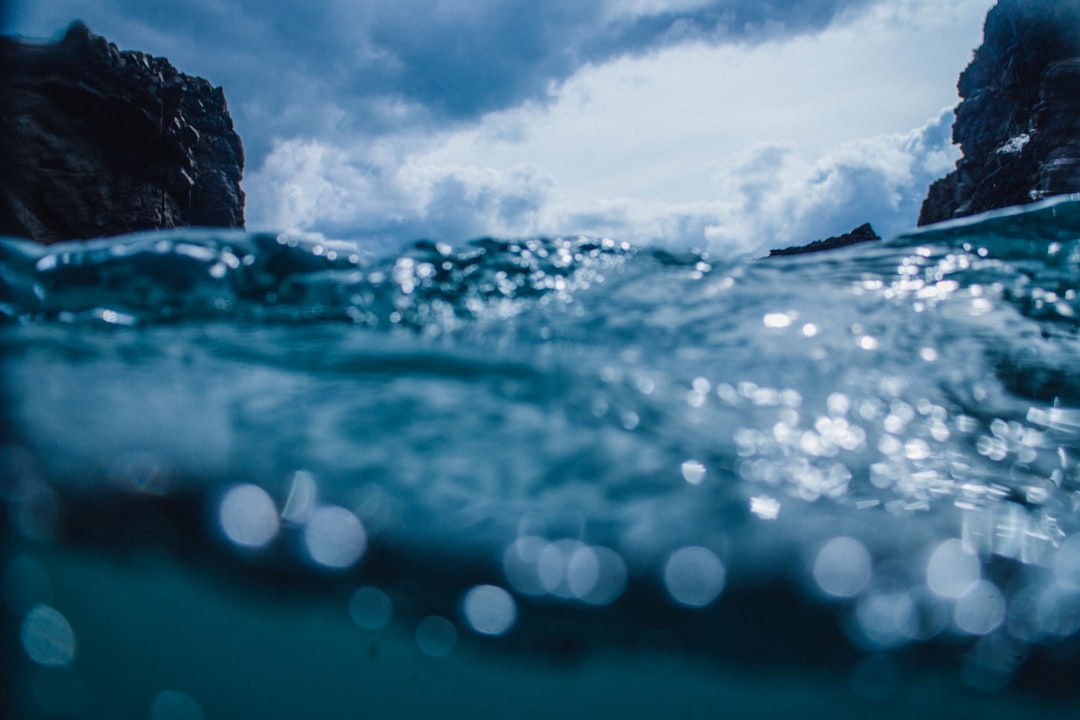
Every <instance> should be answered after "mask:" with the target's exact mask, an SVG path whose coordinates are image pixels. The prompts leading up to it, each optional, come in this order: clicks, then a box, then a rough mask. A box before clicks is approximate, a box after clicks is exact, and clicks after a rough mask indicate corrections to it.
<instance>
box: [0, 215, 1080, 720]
mask: <svg viewBox="0 0 1080 720" xmlns="http://www.w3.org/2000/svg"><path fill="white" fill-rule="evenodd" d="M1078 285H1080V198H1078V197H1065V198H1059V199H1056V200H1052V201H1047V202H1045V203H1041V204H1038V205H1033V206H1030V207H1029V208H1026V209H1023V210H1011V211H1002V212H999V213H994V214H990V215H987V216H980V217H978V218H974V219H968V220H965V221H959V222H956V223H951V224H948V225H942V226H936V227H932V228H929V229H924V230H922V231H920V232H915V233H911V234H909V235H905V236H901V237H899V238H894V239H892V240H889V241H887V242H885V243H881V244H874V245H863V246H856V247H853V248H847V249H843V250H838V251H833V252H829V253H824V254H816V255H805V256H796V257H791V258H779V259H769V260H742V261H722V260H719V259H716V258H710V257H709V256H707V255H705V254H703V253H698V252H692V251H677V252H676V251H671V250H661V249H657V248H649V247H631V246H628V245H625V244H621V243H618V242H615V241H611V240H606V239H594V238H554V239H551V238H549V239H529V240H519V241H506V240H495V239H485V240H478V241H474V242H471V243H466V244H463V245H461V246H458V247H448V246H443V245H438V244H434V243H427V242H421V243H417V244H415V245H412V246H410V247H407V248H404V249H403V250H402V251H400V252H399V253H398V254H396V255H394V256H391V257H372V256H368V255H365V254H364V253H363V249H362V248H357V247H353V246H348V245H343V244H336V243H327V242H319V241H314V240H307V239H302V238H293V237H287V236H274V235H258V234H242V233H221V232H212V231H194V230H185V231H175V232H163V233H154V234H145V235H136V236H129V237H124V238H118V239H114V240H110V241H100V242H92V243H86V244H70V245H69V244H65V245H55V246H51V247H47V248H45V247H38V246H33V245H30V244H27V243H23V242H20V241H15V240H0V320H2V321H3V324H2V325H0V345H2V348H3V351H2V355H0V363H2V366H3V371H2V372H3V387H2V392H3V395H4V402H3V408H4V410H3V412H4V417H3V427H4V430H3V432H4V435H3V438H2V449H0V453H2V463H0V466H2V468H3V475H2V484H0V500H2V502H3V504H4V510H5V512H4V517H3V523H4V524H3V526H2V527H3V540H2V542H3V545H2V547H3V555H2V556H0V557H2V561H3V567H2V568H0V571H2V572H3V576H2V578H0V579H2V582H3V597H2V603H3V610H2V612H3V621H4V633H3V635H2V637H3V638H4V645H5V647H4V655H5V658H6V664H7V666H8V667H10V668H11V670H10V675H9V676H10V677H11V678H12V679H13V682H10V683H6V690H5V692H6V693H7V696H6V697H5V698H3V702H4V704H5V705H6V707H9V708H10V709H11V710H10V712H9V713H8V714H9V715H11V716H13V717H27V718H37V717H58V716H60V717H83V718H98V717H148V718H153V720H166V719H168V720H181V719H188V718H232V717H262V718H269V717H282V718H289V717H318V718H322V717H327V718H337V717H362V716H371V717H452V718H457V717H462V718H465V717H468V718H479V717H504V716H511V717H598V716H622V717H624V718H636V717H655V716H657V715H659V714H661V713H674V714H676V715H678V716H682V717H687V718H692V717H720V716H730V717H788V716H791V715H792V714H798V715H799V716H801V717H832V718H835V717H910V716H911V715H912V714H913V713H916V712H917V713H922V714H924V715H928V716H930V717H956V716H957V714H958V713H960V712H961V710H960V709H961V708H963V710H962V712H963V715H964V716H975V715H976V714H977V715H978V716H982V717H1016V716H1025V717H1028V716H1032V717H1035V716H1042V717H1069V716H1071V713H1072V712H1075V709H1076V707H1077V703H1078V702H1080V697H1078V691H1077V689H1076V685H1075V682H1074V679H1073V678H1074V677H1075V675H1076V672H1077V671H1080V639H1078V636H1077V632H1078V631H1080V533H1078V530H1080V513H1078V508H1080V474H1078V473H1080V471H1078V469H1077V461H1078V459H1080V458H1078V452H1080V442H1078V432H1080V373H1078V370H1080V345H1078V343H1077V327H1078V319H1077V313H1078V312H1080V300H1078V298H1077V290H1078Z"/></svg>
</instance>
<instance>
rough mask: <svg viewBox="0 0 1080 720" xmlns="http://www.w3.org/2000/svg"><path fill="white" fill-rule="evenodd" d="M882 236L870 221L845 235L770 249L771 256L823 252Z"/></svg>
mask: <svg viewBox="0 0 1080 720" xmlns="http://www.w3.org/2000/svg"><path fill="white" fill-rule="evenodd" d="M880 239H881V236H880V235H878V234H877V233H876V232H874V228H873V227H871V225H870V223H866V224H864V225H860V226H859V227H857V228H855V229H854V230H852V231H851V232H849V233H844V234H843V235H837V236H836V237H831V238H827V239H825V240H817V241H815V242H812V243H810V244H809V245H798V246H796V247H789V248H784V249H783V250H770V251H769V257H779V256H782V255H802V254H803V253H813V252H822V251H824V250H835V249H836V248H842V247H847V246H848V245H856V244H858V243H864V242H870V241H872V240H880Z"/></svg>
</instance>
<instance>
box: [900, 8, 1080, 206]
mask: <svg viewBox="0 0 1080 720" xmlns="http://www.w3.org/2000/svg"><path fill="white" fill-rule="evenodd" d="M1078 56H1080V0H1054V2H1041V1H1036V0H1000V2H999V3H998V4H997V5H996V6H995V7H994V8H993V9H991V10H990V12H989V14H988V15H987V16H986V24H985V27H984V30H983V44H982V46H981V47H980V48H979V49H978V50H977V51H976V52H975V56H974V58H973V59H972V61H971V64H970V65H968V67H967V69H966V70H964V72H963V73H962V74H961V75H960V82H959V85H958V88H959V90H960V96H961V98H962V102H961V103H960V105H959V106H958V107H957V110H956V122H955V124H954V125H953V142H955V143H957V144H959V145H960V147H961V149H962V151H963V158H962V159H961V160H960V161H959V162H958V163H957V168H956V170H955V171H954V172H953V173H951V174H949V175H947V176H946V177H945V178H943V179H941V180H938V181H937V182H936V183H934V184H933V185H932V186H931V188H930V192H929V194H928V195H927V198H926V200H925V201H924V203H923V206H922V210H921V212H920V213H919V224H920V225H926V224H929V223H934V222H940V221H942V220H949V219H952V218H955V217H963V216H966V215H974V214H976V213H980V212H985V211H987V210H994V209H996V208H1001V207H1008V206H1011V205H1022V204H1025V203H1030V202H1033V201H1036V200H1042V199H1044V198H1046V197H1049V196H1051V195H1059V194H1064V193H1071V192H1080V57H1078Z"/></svg>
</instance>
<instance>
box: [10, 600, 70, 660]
mask: <svg viewBox="0 0 1080 720" xmlns="http://www.w3.org/2000/svg"><path fill="white" fill-rule="evenodd" d="M19 637H20V640H21V641H22V646H23V650H24V651H25V652H26V655H27V656H28V657H29V658H30V659H31V660H33V661H34V662H35V663H37V664H38V665H41V666H42V667H66V666H68V665H70V664H71V663H72V662H73V661H74V660H75V631H74V630H72V628H71V625H70V623H68V621H67V618H65V617H64V616H63V615H62V614H60V612H59V611H58V610H56V609H55V608H52V607H49V606H48V605H37V606H36V607H34V608H33V609H32V610H30V612H28V613H27V614H26V617H25V618H23V622H22V627H21V629H20V634H19Z"/></svg>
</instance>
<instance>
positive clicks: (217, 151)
mask: <svg viewBox="0 0 1080 720" xmlns="http://www.w3.org/2000/svg"><path fill="white" fill-rule="evenodd" d="M0 96H2V97H3V101H2V103H0V161H2V167H3V168H4V170H3V173H2V174H0V235H12V236H18V237H28V238H32V239H35V240H38V241H41V242H46V243H48V242H55V241H59V240H69V239H82V238H90V237H100V236H107V235H118V234H122V233H128V232H134V231H137V230H146V229H152V228H171V227H179V226H185V225H204V226H216V227H243V225H244V193H243V191H242V190H241V189H240V180H241V177H242V175H243V167H244V151H243V147H242V145H241V143H240V137H239V136H238V135H237V134H236V132H235V130H234V129H233V124H232V119H231V118H230V116H229V111H228V107H227V106H226V104H225V95H224V93H223V92H222V90H221V88H215V87H213V86H212V85H211V84H210V83H209V82H207V81H206V80H203V79H202V78H196V77H190V76H188V75H185V74H183V73H181V72H179V71H178V70H177V69H176V68H174V67H173V66H172V65H171V64H170V63H169V61H168V60H165V59H163V58H156V57H151V56H150V55H146V54H144V53H141V52H120V51H119V50H118V49H117V47H116V45H114V44H112V43H109V42H107V41H106V40H105V39H104V38H101V37H99V36H97V35H94V34H92V33H91V32H90V31H89V30H88V29H87V27H86V26H85V25H83V24H82V23H79V22H76V23H74V24H73V25H72V26H71V27H70V28H69V29H68V31H67V33H66V34H65V36H64V37H63V39H61V40H60V41H59V42H57V43H54V44H31V43H26V42H22V41H19V40H16V39H12V38H0Z"/></svg>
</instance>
